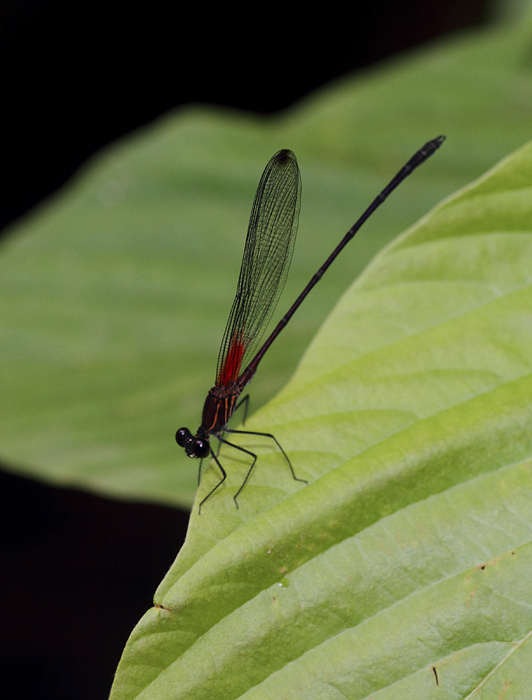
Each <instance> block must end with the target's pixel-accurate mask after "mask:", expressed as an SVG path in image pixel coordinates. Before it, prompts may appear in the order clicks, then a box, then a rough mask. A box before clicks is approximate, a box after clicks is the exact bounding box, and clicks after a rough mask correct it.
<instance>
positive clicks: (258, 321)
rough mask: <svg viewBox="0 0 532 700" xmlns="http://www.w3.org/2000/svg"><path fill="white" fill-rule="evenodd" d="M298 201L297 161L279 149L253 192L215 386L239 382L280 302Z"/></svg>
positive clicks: (286, 151)
mask: <svg viewBox="0 0 532 700" xmlns="http://www.w3.org/2000/svg"><path fill="white" fill-rule="evenodd" d="M300 199H301V176H300V173H299V167H298V165H297V160H296V157H295V155H294V154H293V153H292V151H289V150H282V151H279V152H278V153H276V154H275V155H274V156H273V157H272V158H271V159H270V161H269V163H268V165H267V166H266V168H265V170H264V172H263V174H262V177H261V179H260V182H259V186H258V188H257V193H256V194H255V200H254V202H253V208H252V210H251V217H250V220H249V226H248V233H247V237H246V245H245V247H244V256H243V259H242V267H241V268H240V276H239V278H238V285H237V290H236V296H235V300H234V302H233V306H232V308H231V313H230V314H229V320H228V321H227V326H226V328H225V332H224V336H223V339H222V344H221V347H220V353H219V355H218V366H217V370H216V385H217V386H225V385H227V384H230V383H232V382H234V381H236V380H237V379H238V376H239V374H240V370H241V367H242V366H244V367H245V366H246V363H247V362H248V361H249V360H250V359H251V357H252V356H253V354H254V352H255V350H256V348H257V346H258V344H259V342H260V339H261V337H262V334H263V332H264V329H265V328H266V326H267V325H268V322H269V320H270V318H271V316H272V314H273V312H274V310H275V307H276V305H277V302H278V301H279V297H280V296H281V292H282V291H283V288H284V285H285V282H286V277H287V274H288V269H289V267H290V263H291V261H292V254H293V252H294V244H295V240H296V234H297V224H298V219H299V207H300Z"/></svg>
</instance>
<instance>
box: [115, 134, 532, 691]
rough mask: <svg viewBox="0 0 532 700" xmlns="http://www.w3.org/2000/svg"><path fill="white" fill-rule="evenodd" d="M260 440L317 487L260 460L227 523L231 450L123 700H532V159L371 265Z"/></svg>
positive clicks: (146, 632)
mask: <svg viewBox="0 0 532 700" xmlns="http://www.w3.org/2000/svg"><path fill="white" fill-rule="evenodd" d="M250 428H251V429H253V430H262V431H268V432H269V431H271V432H273V433H275V434H276V436H277V437H278V438H279V440H280V442H281V443H282V444H283V446H284V448H285V449H286V450H287V451H288V453H289V454H290V456H291V459H292V461H293V463H294V466H295V468H296V470H297V471H298V473H299V474H301V476H303V477H305V478H306V479H308V480H309V482H310V483H309V485H308V486H302V485H301V484H298V483H296V482H294V481H293V480H292V479H291V476H290V474H289V471H288V469H287V467H286V464H283V460H282V459H281V457H280V455H279V454H278V453H275V452H274V451H272V450H271V446H269V445H264V446H263V445H257V448H256V449H257V450H259V449H260V452H261V454H260V457H259V463H258V466H257V467H256V471H255V472H254V473H253V476H252V478H251V480H250V483H249V485H248V486H246V489H245V491H244V492H243V493H242V496H241V499H240V508H239V509H238V510H236V509H235V506H234V502H233V498H232V496H233V494H234V493H235V490H236V488H237V487H238V485H239V483H240V482H241V480H242V479H243V477H244V475H245V473H246V465H245V464H243V463H242V462H241V461H238V460H237V459H234V454H233V455H232V454H231V451H230V449H227V450H225V451H224V450H222V458H223V459H224V462H225V464H226V466H227V467H228V471H229V476H228V479H227V482H226V484H224V485H223V486H222V487H221V488H220V489H219V490H218V491H217V492H216V494H215V495H214V496H213V497H212V498H211V499H210V500H209V501H207V502H206V503H205V505H204V507H203V511H202V514H201V515H198V512H197V507H196V508H195V509H194V511H193V514H192V519H191V525H190V531H189V535H188V538H187V542H186V543H185V546H184V549H183V550H182V552H181V553H180V555H179V557H178V559H177V561H176V562H175V564H174V566H173V567H172V569H171V570H170V572H169V573H168V574H167V576H166V578H165V579H164V581H163V582H162V583H161V585H160V587H159V590H158V591H157V594H156V598H155V601H156V604H155V607H154V608H153V609H152V610H150V611H149V612H148V613H147V614H146V615H145V616H144V618H143V619H142V620H141V621H140V623H139V624H138V626H137V628H136V629H135V630H134V632H133V634H132V636H131V638H130V640H129V642H128V644H127V647H126V650H125V652H124V656H123V659H122V661H121V664H120V666H119V670H118V674H117V678H116V682H115V685H114V690H113V693H112V695H111V697H112V699H113V700H131V699H132V698H142V699H143V700H159V699H161V698H165V700H166V699H169V698H171V699H172V700H177V699H178V698H187V700H200V699H202V700H203V699H205V700H206V699H207V698H209V699H210V698H220V699H224V700H225V699H229V698H231V699H233V698H246V699H248V698H249V700H251V698H253V700H259V698H260V699H261V700H264V699H266V698H268V699H271V700H274V699H275V700H281V699H282V700H292V699H293V700H295V699H299V698H305V699H306V700H312V699H314V698H315V699H316V700H317V699H318V698H319V700H329V699H331V700H336V699H337V698H338V699H340V698H350V700H358V699H359V698H360V699H362V698H372V699H373V700H381V699H383V698H386V699H387V700H388V699H389V700H391V699H395V698H397V699H399V698H400V699H401V700H402V699H404V698H419V699H420V700H421V699H423V700H426V699H427V698H453V700H454V699H455V698H466V697H468V698H469V697H478V698H480V697H482V699H483V700H486V698H489V699H491V698H493V699H494V700H495V699H498V698H501V697H504V700H507V698H521V699H523V700H524V699H525V698H528V697H530V687H532V685H531V684H532V663H531V662H532V644H531V636H532V144H530V145H528V146H526V147H524V148H523V149H521V150H520V151H518V152H517V153H516V154H514V155H513V156H512V157H510V158H508V159H507V160H505V161H503V162H502V163H501V164H500V165H499V166H497V167H496V168H495V169H494V170H493V171H491V172H490V173H488V174H487V176H485V177H483V178H481V179H480V180H479V181H478V182H476V183H474V184H473V185H472V186H470V187H467V188H465V189H464V190H463V191H462V192H460V193H459V194H458V195H457V196H455V197H453V198H450V199H449V200H447V201H445V202H444V203H443V204H442V205H440V206H438V207H437V208H436V209H435V210H434V211H433V212H432V213H431V214H429V215H428V216H427V217H425V218H424V219H422V220H421V222H420V223H419V224H418V225H416V226H415V227H413V228H412V229H411V230H410V231H408V232H407V233H406V234H404V235H403V236H401V237H400V238H399V239H397V240H396V241H395V242H394V243H393V244H391V245H389V246H388V247H387V248H386V249H385V250H383V251H382V252H381V253H380V254H379V255H378V256H377V257H376V259H375V260H374V261H373V262H372V263H371V265H370V266H369V267H368V268H367V270H366V271H365V272H364V273H363V275H362V276H361V277H360V278H359V280H358V281H357V282H356V283H355V284H354V285H353V286H352V287H351V289H350V290H349V291H348V293H347V294H345V295H344V297H343V299H342V300H341V302H340V304H339V305H338V306H337V308H336V310H335V312H334V313H333V315H332V316H331V317H330V319H329V320H328V321H327V323H326V324H325V326H324V327H323V328H322V330H321V332H320V333H319V335H318V337H317V338H316V340H315V341H314V343H313V344H312V345H311V347H310V349H309V350H308V352H307V353H306V355H305V357H304V359H303V361H302V363H301V366H300V368H299V369H298V371H297V373H296V375H295V377H294V378H293V380H292V381H291V382H290V383H289V384H288V386H287V387H286V388H285V390H283V391H282V392H281V393H280V394H279V395H278V396H277V397H276V399H275V400H274V401H272V402H270V403H269V404H268V405H267V406H266V407H264V408H263V409H262V410H261V411H259V412H258V414H256V415H255V416H254V418H253V419H252V420H251V421H250ZM249 440H250V438H249V437H248V438H247V441H248V442H249ZM218 479H219V475H218V474H217V473H216V470H215V469H214V468H212V467H211V469H208V470H207V472H206V473H205V475H204V479H203V481H202V485H201V488H200V492H199V494H198V499H201V498H202V497H203V496H204V495H205V494H206V493H207V492H208V491H207V490H208V489H210V488H212V486H213V484H215V483H216V481H217V480H218Z"/></svg>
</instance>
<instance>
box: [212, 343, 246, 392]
mask: <svg viewBox="0 0 532 700" xmlns="http://www.w3.org/2000/svg"><path fill="white" fill-rule="evenodd" d="M245 351H246V345H245V344H244V342H243V340H242V335H238V336H236V335H234V336H233V337H232V338H231V344H230V345H229V350H228V352H227V356H226V357H225V359H224V361H223V364H222V367H221V369H220V373H219V374H218V377H217V379H216V386H227V385H228V384H232V383H233V382H236V380H237V379H238V376H239V374H240V367H241V365H242V359H243V357H244V352H245Z"/></svg>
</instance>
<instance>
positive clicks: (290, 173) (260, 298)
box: [176, 136, 445, 513]
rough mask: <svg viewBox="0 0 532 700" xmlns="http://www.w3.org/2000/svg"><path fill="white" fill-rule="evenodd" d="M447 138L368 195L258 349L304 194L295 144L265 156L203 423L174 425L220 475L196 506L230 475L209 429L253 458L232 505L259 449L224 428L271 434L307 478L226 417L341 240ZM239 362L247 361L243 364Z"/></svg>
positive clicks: (191, 452) (180, 440) (183, 442)
mask: <svg viewBox="0 0 532 700" xmlns="http://www.w3.org/2000/svg"><path fill="white" fill-rule="evenodd" d="M444 140H445V136H438V137H437V138H435V139H433V140H432V141H429V142H428V143H426V144H425V145H424V146H423V148H420V149H419V151H417V153H415V154H414V156H412V158H411V159H410V160H409V161H408V163H406V165H404V166H403V167H402V168H401V170H400V171H399V172H398V173H397V175H396V176H395V177H394V178H393V180H391V182H390V183H389V184H388V185H387V186H386V187H385V188H384V189H383V190H382V192H381V193H380V194H379V195H378V196H377V197H376V198H375V199H374V200H373V202H372V203H371V204H370V206H369V207H368V208H367V209H366V211H365V212H364V213H363V214H362V216H361V217H360V218H359V219H358V221H357V222H356V223H355V224H354V226H352V227H351V228H350V229H349V231H348V232H347V233H346V234H345V236H344V237H343V238H342V240H341V241H340V243H339V244H338V245H337V247H336V248H335V249H334V250H333V252H332V253H331V254H330V255H329V257H328V258H327V260H326V261H325V262H324V263H323V265H322V266H321V267H320V268H319V270H318V271H317V272H316V274H315V275H314V276H313V277H312V279H311V280H310V282H309V283H308V284H307V286H306V287H305V289H304V290H303V291H302V292H301V294H300V295H299V296H298V298H297V299H296V301H295V302H294V303H293V304H292V306H291V307H290V309H289V310H288V312H287V313H286V314H285V315H284V316H283V318H282V319H281V320H280V321H279V323H278V324H277V325H276V326H275V328H274V329H273V331H272V333H271V334H270V335H269V337H268V338H267V340H266V341H265V343H264V344H263V345H262V347H261V348H260V349H259V350H258V351H257V347H258V344H259V342H260V339H261V337H262V334H263V332H264V330H265V328H266V326H267V325H268V322H269V320H270V318H271V316H272V314H273V312H274V309H275V307H276V305H277V301H278V300H279V297H280V295H281V292H282V290H283V288H284V284H285V282H286V276H287V274H288V268H289V267H290V262H291V260H292V253H293V250H294V244H295V239H296V234H297V224H298V218H299V206H300V199H301V176H300V173H299V167H298V165H297V160H296V157H295V155H294V154H293V153H292V151H289V150H286V149H284V150H282V151H278V152H277V153H276V154H275V155H274V156H273V157H272V158H271V159H270V161H269V163H268V165H267V166H266V168H265V170H264V172H263V174H262V177H261V179H260V182H259V186H258V188H257V192H256V194H255V199H254V201H253V207H252V209H251V217H250V220H249V226H248V233H247V236H246V244H245V247H244V256H243V259H242V266H241V268H240V276H239V278H238V285H237V290H236V296H235V299H234V301H233V306H232V307H231V312H230V314H229V320H228V321H227V326H226V328H225V332H224V336H223V339H222V344H221V347H220V352H219V355H218V366H217V371H216V384H215V385H214V387H213V388H212V389H211V390H210V391H209V393H208V395H207V399H206V400H205V404H204V406H203V415H202V419H201V425H200V427H199V428H198V430H197V432H196V435H193V434H192V433H191V431H190V430H189V429H188V428H180V429H179V430H178V431H177V433H176V441H177V444H178V445H179V446H180V447H183V448H184V449H185V451H186V453H187V455H188V456H189V457H196V458H199V459H201V460H203V459H205V458H206V457H208V456H209V455H210V456H211V457H212V458H213V459H214V462H215V464H216V465H217V467H218V469H219V470H220V473H221V476H222V478H221V479H220V481H219V482H218V483H217V484H216V486H215V487H214V488H213V489H211V490H210V491H209V493H208V494H207V495H206V496H205V498H204V499H203V500H202V501H201V503H200V504H199V512H200V513H201V506H202V505H203V504H204V503H205V501H206V500H208V499H209V498H210V497H211V496H212V495H213V493H214V492H215V491H216V490H217V489H218V488H219V487H220V486H221V485H222V484H223V482H224V481H225V479H226V477H227V473H226V471H225V469H224V468H223V466H222V464H221V462H220V459H219V457H218V454H216V453H215V452H214V450H213V448H212V446H211V443H210V439H211V437H215V438H216V439H217V440H219V442H220V443H223V444H225V445H230V446H231V447H234V448H235V449H237V450H239V451H240V452H244V453H245V454H246V455H249V457H250V458H251V459H252V462H251V465H250V467H249V469H248V471H247V474H246V476H245V478H244V481H243V482H242V484H241V485H240V487H239V489H238V491H237V492H236V493H235V495H234V496H233V498H234V501H235V505H236V507H237V508H238V500H237V499H238V496H239V494H240V493H241V491H242V489H243V488H244V486H245V485H246V483H247V482H248V479H249V477H250V475H251V472H252V471H253V467H254V466H255V463H256V462H257V455H256V454H255V453H254V452H251V450H247V449H245V448H244V447H241V446H240V445H235V444H234V443H232V442H229V441H228V440H226V439H225V438H224V437H223V436H224V434H225V433H235V434H243V435H256V436H260V437H267V438H269V439H271V440H273V441H274V442H275V444H276V445H277V447H278V448H279V449H280V450H281V452H282V454H283V456H284V458H285V460H286V462H287V464H288V466H289V468H290V471H291V473H292V477H293V478H294V479H295V480H296V481H301V482H303V483H307V482H306V481H305V480H304V479H300V478H299V477H297V476H296V474H295V472H294V468H293V466H292V463H291V462H290V459H289V458H288V455H287V454H286V452H285V451H284V450H283V448H282V447H281V445H280V444H279V442H278V441H277V439H276V438H275V436H274V435H272V434H271V433H260V432H254V431H248V430H231V429H230V428H228V427H227V424H228V422H229V419H230V418H231V416H232V415H233V413H234V412H235V411H236V409H237V408H238V407H239V406H242V405H244V409H245V412H244V421H245V417H246V412H247V405H248V400H249V396H245V397H244V398H243V399H242V400H241V401H239V398H240V395H241V394H242V391H243V390H244V388H245V387H246V386H247V385H248V384H249V382H250V381H251V380H252V379H253V375H254V374H255V372H256V371H257V367H258V365H259V363H260V361H261V360H262V358H263V357H264V355H265V353H266V351H267V350H268V348H269V347H270V345H271V344H272V343H273V341H274V340H275V339H276V338H277V336H278V335H279V333H280V332H281V331H282V330H283V328H284V327H285V326H286V325H287V323H288V322H289V321H290V319H291V318H292V316H293V315H294V313H295V312H296V310H297V309H298V308H299V306H300V305H301V303H302V302H303V300H304V299H305V298H306V296H307V295H308V293H309V292H310V290H311V289H312V288H313V287H314V285H316V284H317V283H318V282H319V280H320V279H321V277H322V276H323V274H324V272H325V271H326V270H327V269H328V268H329V266H330V265H331V263H332V262H333V260H334V259H335V258H336V257H337V256H338V255H339V253H340V252H341V251H342V250H343V249H344V248H345V246H346V245H347V244H348V243H349V241H350V240H351V239H352V238H353V236H354V235H355V234H356V232H357V231H358V230H359V228H360V227H361V226H362V224H363V223H364V222H365V221H366V220H367V219H368V218H369V217H370V216H371V214H372V213H373V212H374V211H375V209H377V208H378V207H379V206H380V205H381V204H382V203H383V202H384V200H385V199H386V197H388V195H389V194H390V193H391V192H393V190H394V189H395V188H396V187H397V186H398V185H399V184H400V183H401V182H402V181H403V180H404V179H405V178H406V177H408V175H410V173H411V172H413V171H414V170H415V169H416V168H417V167H418V166H419V165H421V164H422V163H424V162H425V161H426V160H427V158H430V156H431V155H432V154H433V153H435V151H436V150H437V149H438V148H439V147H440V146H441V144H442V143H443V142H444ZM242 367H244V369H243V370H242V371H241V368H242ZM200 477H201V463H200V467H199V471H198V485H199V482H200Z"/></svg>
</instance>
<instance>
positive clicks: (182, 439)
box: [175, 428, 211, 459]
mask: <svg viewBox="0 0 532 700" xmlns="http://www.w3.org/2000/svg"><path fill="white" fill-rule="evenodd" d="M175 441H176V442H177V444H178V445H179V447H183V448H184V449H185V452H186V453H187V455H188V456H189V457H192V458H194V457H199V459H205V457H208V456H209V454H210V451H211V446H210V444H209V441H208V440H203V439H201V438H199V437H197V436H195V435H192V433H191V432H190V430H189V429H188V428H179V430H178V431H177V433H176V434H175Z"/></svg>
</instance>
